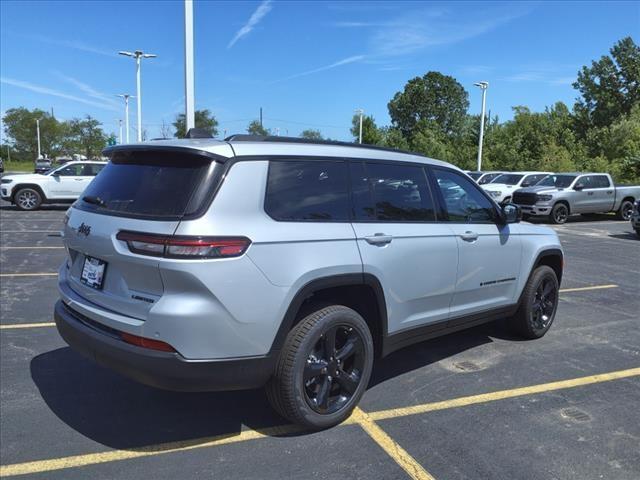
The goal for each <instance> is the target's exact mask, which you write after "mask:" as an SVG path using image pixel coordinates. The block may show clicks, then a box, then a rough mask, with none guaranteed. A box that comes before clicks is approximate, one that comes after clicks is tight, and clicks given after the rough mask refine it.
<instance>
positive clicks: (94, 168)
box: [88, 163, 104, 177]
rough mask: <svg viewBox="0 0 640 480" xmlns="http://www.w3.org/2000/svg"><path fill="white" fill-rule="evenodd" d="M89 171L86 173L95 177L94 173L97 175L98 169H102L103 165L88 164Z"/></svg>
mask: <svg viewBox="0 0 640 480" xmlns="http://www.w3.org/2000/svg"><path fill="white" fill-rule="evenodd" d="M90 167H91V168H90V171H89V173H88V175H91V176H92V177H95V176H96V175H98V174H99V173H100V170H102V169H103V168H104V165H102V164H99V163H92V164H90Z"/></svg>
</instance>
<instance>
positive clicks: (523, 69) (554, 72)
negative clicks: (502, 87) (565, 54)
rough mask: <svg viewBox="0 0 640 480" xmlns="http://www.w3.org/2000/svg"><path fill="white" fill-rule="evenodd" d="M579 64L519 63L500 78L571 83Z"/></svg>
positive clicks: (518, 81) (561, 84)
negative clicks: (510, 71)
mask: <svg viewBox="0 0 640 480" xmlns="http://www.w3.org/2000/svg"><path fill="white" fill-rule="evenodd" d="M578 68H579V66H577V65H571V64H554V63H547V62H543V63H540V64H528V65H521V66H519V67H517V66H516V67H515V68H513V69H512V72H513V73H510V74H508V75H506V76H504V77H502V78H501V80H503V81H505V82H516V83H521V82H531V83H545V84H547V85H551V86H566V85H571V84H572V83H573V82H575V80H576V74H575V73H574V72H577V71H578Z"/></svg>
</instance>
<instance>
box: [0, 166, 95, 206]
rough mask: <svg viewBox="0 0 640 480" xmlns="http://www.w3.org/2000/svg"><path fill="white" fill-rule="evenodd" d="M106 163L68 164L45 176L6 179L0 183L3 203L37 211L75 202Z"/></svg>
mask: <svg viewBox="0 0 640 480" xmlns="http://www.w3.org/2000/svg"><path fill="white" fill-rule="evenodd" d="M105 165H106V162H92V161H82V162H69V163H66V164H64V165H62V166H61V167H58V168H56V169H53V170H51V171H49V172H47V173H46V174H44V175H43V174H39V173H38V174H16V175H5V176H3V177H2V180H0V182H1V184H0V193H1V196H2V199H3V200H6V201H8V202H11V203H14V204H15V205H16V207H18V208H19V209H20V210H36V209H37V208H39V207H40V205H42V204H43V203H68V202H73V201H75V200H76V199H77V198H78V197H79V196H80V194H81V193H82V192H83V191H84V189H85V188H87V185H89V183H90V182H91V180H93V177H95V176H96V175H97V174H98V173H99V172H100V170H102V169H103V167H104V166H105Z"/></svg>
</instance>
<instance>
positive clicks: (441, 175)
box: [433, 168, 496, 223]
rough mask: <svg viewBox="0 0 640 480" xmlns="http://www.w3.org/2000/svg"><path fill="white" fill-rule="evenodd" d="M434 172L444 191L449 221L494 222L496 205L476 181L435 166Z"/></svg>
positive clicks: (442, 191)
mask: <svg viewBox="0 0 640 480" xmlns="http://www.w3.org/2000/svg"><path fill="white" fill-rule="evenodd" d="M433 173H434V175H435V177H436V181H437V183H438V187H439V188H440V192H441V193H442V197H443V199H444V203H445V206H446V209H447V213H448V216H449V221H451V222H464V223H494V221H495V216H496V210H495V207H494V205H493V203H492V202H491V200H489V199H488V198H487V197H486V196H484V194H482V192H480V190H479V187H477V186H476V185H475V184H474V182H472V181H470V180H469V179H468V178H466V177H465V176H463V175H461V174H459V173H456V172H453V171H450V170H442V169H439V168H434V169H433Z"/></svg>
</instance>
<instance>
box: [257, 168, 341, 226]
mask: <svg viewBox="0 0 640 480" xmlns="http://www.w3.org/2000/svg"><path fill="white" fill-rule="evenodd" d="M347 179H348V174H347V164H346V162H340V161H335V162H333V161H320V160H318V161H316V160H309V161H279V160H272V161H271V162H269V177H268V179H267V194H266V198H265V210H266V212H267V213H268V214H269V215H270V216H271V217H272V218H274V219H276V220H289V221H295V220H316V221H334V222H335V221H341V222H347V221H349V198H348V185H347Z"/></svg>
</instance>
